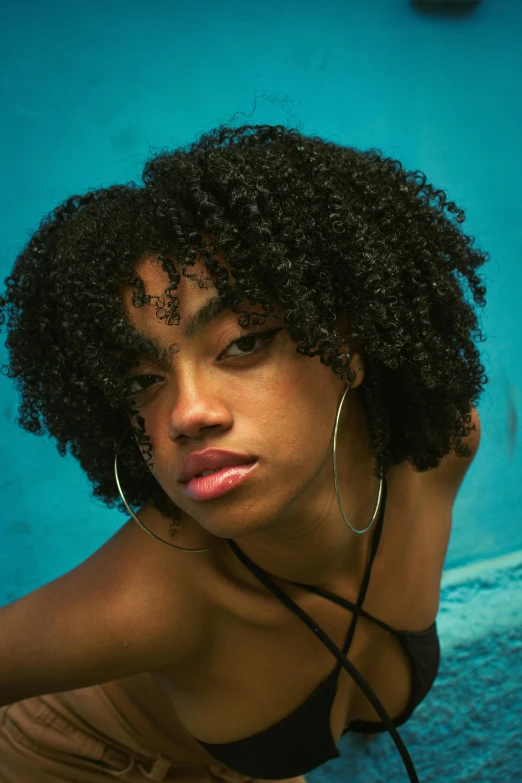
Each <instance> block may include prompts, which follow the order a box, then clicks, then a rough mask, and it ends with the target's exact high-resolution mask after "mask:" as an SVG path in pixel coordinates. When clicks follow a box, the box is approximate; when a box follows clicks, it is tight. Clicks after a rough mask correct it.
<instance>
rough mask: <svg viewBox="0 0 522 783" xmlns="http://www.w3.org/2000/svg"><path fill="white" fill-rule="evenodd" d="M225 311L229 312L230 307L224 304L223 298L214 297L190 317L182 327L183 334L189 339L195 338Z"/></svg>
mask: <svg viewBox="0 0 522 783" xmlns="http://www.w3.org/2000/svg"><path fill="white" fill-rule="evenodd" d="M225 310H228V306H227V305H225V304H224V302H223V300H222V299H221V297H219V296H213V297H212V299H209V300H208V301H207V302H205V304H204V305H202V307H200V308H199V310H196V312H195V313H192V315H189V316H188V318H187V321H186V323H185V325H184V326H182V327H181V334H182V335H183V337H187V338H192V337H195V336H196V335H197V334H198V332H200V331H201V330H202V329H204V328H205V326H208V325H209V324H210V323H212V321H214V320H215V319H216V318H218V316H220V315H221V313H223V312H224V311H225Z"/></svg>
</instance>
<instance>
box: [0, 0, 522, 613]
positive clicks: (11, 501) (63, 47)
mask: <svg viewBox="0 0 522 783" xmlns="http://www.w3.org/2000/svg"><path fill="white" fill-rule="evenodd" d="M521 32H522V3H520V2H519V0H483V2H482V3H481V4H480V5H478V6H477V7H476V8H475V10H474V11H473V12H472V13H470V14H447V13H423V12H421V11H419V10H414V9H413V8H412V6H411V5H410V3H409V2H408V0H364V1H363V0H358V1H356V0H323V1H322V2H321V3H318V2H307V1H306V0H265V2H264V3H255V4H248V3H245V2H237V0H233V1H232V0H228V1H225V0H222V1H221V2H214V3H213V2H203V3H194V4H193V3H186V4H182V3H173V2H172V1H171V0H150V2H148V3H143V2H142V1H141V0H140V1H139V2H138V1H137V0H125V2H123V0H111V1H110V2H101V0H89V2H88V3H83V4H73V3H70V2H63V1H62V0H59V1H57V0H50V2H47V3H42V2H37V1H36V0H35V1H34V2H29V0H18V2H17V3H14V2H13V3H11V7H10V8H6V7H5V6H4V8H3V11H2V21H1V24H0V62H1V72H0V106H1V109H2V122H1V123H0V157H1V165H0V171H1V172H2V176H3V182H2V187H1V188H0V200H1V205H0V208H1V214H2V218H3V219H2V231H1V233H0V277H1V278H2V279H3V278H4V277H5V276H6V275H7V274H8V271H9V269H10V266H11V264H12V262H13V260H14V258H15V256H16V254H17V252H18V251H19V250H20V248H21V247H22V246H23V244H24V243H25V242H26V241H27V239H28V237H29V235H30V233H31V232H32V231H34V229H35V228H36V227H37V225H38V222H39V220H40V219H41V217H42V216H43V214H44V213H46V212H47V211H49V210H50V209H52V208H53V207H54V206H55V205H56V204H57V203H58V202H60V201H62V200H63V199H64V198H65V197H67V196H69V195H71V194H73V193H81V192H83V191H85V190H86V189H87V188H90V187H100V186H106V185H109V184H112V183H115V182H125V181H128V180H130V179H135V178H137V177H138V176H139V173H140V170H141V167H142V164H143V162H144V160H145V159H146V157H147V156H148V154H149V152H150V151H151V148H159V147H174V146H177V145H178V144H184V143H186V142H187V141H190V140H193V139H194V138H195V137H196V136H197V135H198V134H199V133H201V132H202V131H204V130H208V129H210V128H211V127H213V126H214V125H216V124H218V123H221V122H226V121H228V120H229V119H230V118H231V117H232V115H233V114H234V113H235V112H240V113H243V114H238V116H237V121H241V120H244V121H251V122H256V123H260V122H267V123H282V124H285V125H291V126H294V125H296V124H297V123H299V127H300V128H301V130H303V132H305V133H313V134H319V135H321V136H323V137H325V138H328V139H332V140H334V141H338V142H340V143H344V144H350V145H355V146H357V147H360V148H368V147H379V148H381V149H382V150H384V152H385V153H386V154H388V155H391V156H393V157H397V158H399V159H401V160H402V161H403V162H404V163H405V164H406V166H408V167H410V168H418V169H422V170H423V171H425V172H426V174H427V175H428V177H429V178H430V179H431V181H432V182H434V183H435V184H436V185H437V186H439V187H443V188H445V189H447V190H448V191H449V193H450V195H451V197H452V198H453V199H455V200H456V201H457V203H458V204H459V205H461V206H463V207H464V208H465V209H466V211H467V215H468V221H467V223H466V224H465V226H466V228H467V230H468V231H469V232H470V233H471V234H473V235H474V236H475V237H476V238H477V242H478V244H479V245H480V246H481V247H482V248H483V249H485V250H487V251H489V253H490V254H491V259H492V260H491V262H490V264H489V265H487V267H485V268H484V273H485V275H486V283H487V286H488V291H489V294H488V306H487V308H486V311H485V314H484V315H483V316H482V318H481V325H482V328H483V330H484V332H485V334H486V335H487V336H488V341H487V343H486V344H485V345H484V346H482V347H481V351H482V357H483V363H484V364H485V366H486V372H487V374H488V375H489V378H490V383H489V386H488V387H487V389H486V392H485V394H484V396H483V398H482V401H481V403H480V406H479V411H480V415H481V419H482V429H483V434H482V443H481V447H480V451H479V454H478V456H477V458H476V460H475V462H474V464H473V466H472V468H471V470H470V472H469V474H468V476H467V477H466V479H465V482H464V484H463V486H462V489H461V492H460V494H459V497H458V499H457V503H456V506H455V511H454V532H453V536H452V540H451V544H450V548H449V552H448V556H447V560H446V568H450V567H455V566H464V565H466V564H470V563H473V562H478V561H480V560H483V559H486V558H492V557H498V556H500V555H505V554H507V553H509V552H511V551H514V550H517V549H520V548H522V525H521V524H520V521H519V513H518V508H517V504H518V501H519V500H520V496H521V491H520V479H519V476H520V474H521V469H522V464H521V462H522V460H521V456H522V455H521V450H520V445H519V444H518V440H517V427H518V415H519V414H518V411H519V407H520V401H519V396H520V385H521V373H522V363H521V362H520V353H521V348H522V345H521V343H522V329H521V309H520V306H519V297H520V292H521V291H522V271H521V270H522V265H521V264H520V249H521V241H522V240H521V233H520V216H519V211H520V196H519V193H518V190H519V180H520V175H521V167H522V158H521V151H520V150H521V147H520V128H521V119H522V118H521V114H522V112H521V106H522V101H521V91H520V84H521V83H522V55H521V49H522V47H521V46H520V37H521ZM2 342H3V340H2ZM5 359H6V353H5V350H4V349H3V348H2V349H1V352H0V360H4V361H5ZM16 415H17V397H16V391H15V389H14V388H13V386H12V383H11V382H10V381H8V380H7V379H6V378H2V377H0V428H1V429H0V437H1V449H0V494H1V506H0V509H1V510H0V515H1V519H0V604H3V603H7V602H10V601H12V600H14V599H16V598H19V597H20V596H22V595H24V594H25V593H27V592H29V591H30V590H33V589H35V588H37V587H39V586H40V585H42V584H44V583H46V582H48V581H50V580H51V579H53V578H55V577H57V576H59V575H61V574H62V573H64V572H65V571H68V570H70V569H71V568H73V567H74V566H75V565H77V564H78V563H79V562H80V561H82V560H83V559H85V558H86V557H88V555H90V554H91V552H93V551H94V550H95V549H96V548H97V547H99V546H100V545H101V544H102V543H103V542H104V541H105V540H107V538H109V536H110V535H112V533H113V532H114V531H115V530H116V529H117V528H118V527H119V526H120V525H121V524H122V523H123V522H124V519H125V518H124V517H123V516H122V515H121V514H120V513H119V512H117V511H109V510H107V509H105V508H104V507H103V506H102V505H101V504H100V503H99V502H97V503H95V502H94V501H93V500H92V499H91V498H90V496H89V486H88V484H87V482H86V479H85V478H84V476H83V475H82V473H81V472H80V469H79V467H78V466H77V465H76V463H75V462H74V461H73V459H72V458H68V457H67V458H64V459H61V458H60V457H59V456H58V454H57V452H56V450H55V448H54V446H53V444H52V443H51V442H49V441H47V440H45V439H42V438H36V437H34V436H32V435H30V434H28V433H25V432H23V431H22V430H21V429H19V428H18V427H17V426H16V424H15V418H16Z"/></svg>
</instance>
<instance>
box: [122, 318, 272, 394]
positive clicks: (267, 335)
mask: <svg viewBox="0 0 522 783" xmlns="http://www.w3.org/2000/svg"><path fill="white" fill-rule="evenodd" d="M281 329H282V327H279V328H278V329H266V330H265V331H264V332H240V334H239V336H237V337H235V338H234V339H233V340H232V341H231V342H230V343H229V344H228V345H227V347H226V348H225V350H224V351H223V352H222V353H225V352H226V351H228V349H229V348H231V347H232V346H233V345H235V344H236V343H240V342H242V341H243V340H247V339H248V338H255V339H260V340H262V341H263V347H262V348H259V349H258V350H257V351H248V353H244V354H243V355H242V356H229V357H226V358H229V359H236V360H237V359H239V360H241V359H246V358H248V357H250V356H253V355H254V354H256V353H261V351H263V350H264V346H265V344H266V343H268V341H269V340H272V339H273V338H274V337H275V336H276V334H277V332H280V331H281ZM160 377H161V376H159V375H152V374H150V373H149V374H148V375H135V376H134V377H133V378H131V380H130V381H129V388H131V390H132V384H133V383H135V382H136V381H138V382H139V381H142V380H144V379H149V378H160ZM152 386H154V384H153V383H152V384H150V385H149V386H146V387H144V388H141V389H137V390H136V393H138V394H139V393H140V392H144V391H147V389H150V388H151V387H152Z"/></svg>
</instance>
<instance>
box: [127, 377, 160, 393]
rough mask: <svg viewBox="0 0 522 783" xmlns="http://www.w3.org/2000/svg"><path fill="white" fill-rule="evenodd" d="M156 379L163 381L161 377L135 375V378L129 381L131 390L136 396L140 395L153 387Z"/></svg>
mask: <svg viewBox="0 0 522 783" xmlns="http://www.w3.org/2000/svg"><path fill="white" fill-rule="evenodd" d="M156 379H159V380H161V376H159V375H135V376H134V378H131V379H130V381H129V389H130V390H131V391H132V392H134V393H135V394H139V392H142V391H146V390H147V389H149V388H150V387H151V386H153V385H154V383H155V382H156Z"/></svg>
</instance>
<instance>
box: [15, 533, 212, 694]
mask: <svg viewBox="0 0 522 783" xmlns="http://www.w3.org/2000/svg"><path fill="white" fill-rule="evenodd" d="M133 524H135V523H133ZM136 528H137V530H138V531H140V528H139V527H138V526H136ZM140 533H141V535H142V538H141V537H137V536H136V533H135V531H134V529H133V528H132V527H131V526H130V525H129V524H127V525H124V526H123V527H122V528H120V530H118V531H117V532H116V534H115V535H113V536H112V537H111V538H110V539H109V540H108V541H107V542H106V543H105V544H104V545H103V546H102V547H100V548H99V549H97V550H96V551H95V552H94V553H93V554H92V555H91V556H90V557H89V558H87V559H86V560H85V561H84V562H83V563H81V564H80V565H78V566H77V567H76V568H74V569H72V570H71V571H69V572H67V573H66V574H64V575H62V576H60V577H59V578H57V579H55V580H53V581H52V582H49V583H48V584H45V585H43V586H42V587H41V588H39V589H37V590H35V591H33V592H31V593H29V594H28V595H26V596H23V597H22V598H21V599H19V600H18V601H15V602H14V603H12V604H9V605H7V606H4V607H1V608H0V704H8V703H12V702H14V701H20V700H22V699H24V698H28V697H31V696H38V695H41V694H44V693H58V692H61V691H65V690H73V689H76V688H83V687H88V686H90V685H94V684H99V683H103V682H107V681H109V680H115V679H119V678H122V677H127V676H131V675H134V674H138V673H141V672H146V671H153V670H156V669H160V668H162V667H163V666H164V665H165V664H167V663H168V665H169V666H170V667H171V669H172V667H174V668H175V667H176V666H177V665H178V664H179V665H183V662H185V661H186V660H187V658H189V657H190V655H191V654H192V651H193V650H194V649H195V647H196V646H197V645H198V644H199V640H200V638H201V633H202V630H203V628H204V622H203V617H202V615H203V613H204V610H205V609H204V607H205V604H204V601H202V600H199V599H198V593H197V590H196V589H194V585H197V582H196V580H195V578H194V573H193V572H192V573H191V571H190V569H189V568H188V566H189V563H187V558H186V559H185V560H182V559H181V558H182V556H183V554H182V553H179V557H177V558H176V557H172V558H171V560H170V561H168V560H166V559H165V557H164V556H162V555H161V554H160V553H159V547H163V545H162V544H160V543H159V542H155V541H154V539H152V538H150V537H149V536H147V535H146V533H143V532H142V531H140ZM148 538H150V542H151V545H149V544H148V543H147V542H146V541H145V539H148ZM152 544H154V545H155V546H152ZM165 549H166V547H165ZM170 552H172V553H174V555H175V554H177V553H176V552H175V550H170ZM185 557H186V556H185ZM194 568H195V564H194V566H193V569H194Z"/></svg>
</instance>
